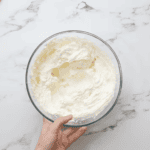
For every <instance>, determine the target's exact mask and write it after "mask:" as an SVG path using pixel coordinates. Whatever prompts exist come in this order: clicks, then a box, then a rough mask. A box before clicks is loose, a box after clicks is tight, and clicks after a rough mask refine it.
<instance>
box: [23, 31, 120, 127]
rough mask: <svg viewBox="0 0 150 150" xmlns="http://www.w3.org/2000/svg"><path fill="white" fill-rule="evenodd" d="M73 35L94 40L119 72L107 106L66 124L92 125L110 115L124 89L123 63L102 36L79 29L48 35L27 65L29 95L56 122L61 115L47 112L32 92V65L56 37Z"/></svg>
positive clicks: (42, 112) (46, 115) (43, 113)
mask: <svg viewBox="0 0 150 150" xmlns="http://www.w3.org/2000/svg"><path fill="white" fill-rule="evenodd" d="M72 36H76V37H79V38H82V39H87V40H88V41H91V42H93V43H94V44H95V45H96V46H98V47H99V48H100V49H101V50H102V51H104V52H105V53H107V55H108V56H109V57H110V58H111V61H112V63H113V65H114V66H115V70H116V73H117V79H116V81H117V82H116V85H115V92H114V96H113V98H112V100H111V101H110V102H109V103H108V105H107V106H105V107H103V109H101V110H100V111H99V112H100V113H99V114H98V115H96V116H95V115H94V113H93V114H91V115H90V116H91V117H90V118H84V117H80V118H77V119H74V120H70V121H69V122H68V123H67V124H65V125H64V126H66V127H81V126H88V125H91V124H93V123H95V122H97V121H99V120H100V119H102V118H103V117H105V116H106V115H108V113H110V111H111V110H112V109H113V108H114V106H115V104H116V103H117V100H118V98H119V95H120V93H121V89H122V69H121V64H120V61H119V59H118V57H117V55H116V53H115V52H114V50H113V49H112V48H111V47H110V45H109V44H108V43H106V42H105V41H104V40H103V39H101V38H100V37H98V36H96V35H94V34H92V33H89V32H85V31H79V30H69V31H63V32H59V33H56V34H54V35H52V36H50V37H48V38H47V39H45V40H44V41H43V42H41V43H40V44H39V45H38V46H37V48H36V49H35V50H34V52H33V53H32V55H31V57H30V59H29V62H28V65H27V69H26V77H25V78H26V79H25V80H26V89H27V92H28V95H29V98H30V100H31V102H32V104H33V105H34V107H35V108H36V109H37V111H39V113H40V114H41V115H42V116H43V117H45V118H46V119H48V120H49V121H51V122H54V121H55V120H56V119H57V118H58V117H59V115H55V114H49V113H48V112H46V111H45V110H43V108H42V107H41V106H40V104H39V103H38V101H37V100H36V98H35V97H34V95H33V92H32V88H31V86H32V85H31V81H30V79H31V67H32V65H33V64H34V61H35V59H36V57H37V55H39V54H40V52H41V51H42V50H43V49H44V48H45V46H46V45H47V44H48V43H49V42H50V41H51V40H53V39H54V38H57V39H59V38H63V37H72Z"/></svg>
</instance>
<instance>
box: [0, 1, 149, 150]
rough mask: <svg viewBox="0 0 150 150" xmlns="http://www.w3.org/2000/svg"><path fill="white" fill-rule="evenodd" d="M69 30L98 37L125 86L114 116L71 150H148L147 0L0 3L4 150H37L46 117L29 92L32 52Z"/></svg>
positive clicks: (0, 140) (0, 147) (0, 127)
mask: <svg viewBox="0 0 150 150" xmlns="http://www.w3.org/2000/svg"><path fill="white" fill-rule="evenodd" d="M65 30H83V31H87V32H91V33H93V34H96V35H98V36H99V37H101V38H102V39H104V40H105V41H106V42H108V43H109V44H110V46H111V47H112V48H113V49H114V50H115V52H116V54H117V55H118V57H119V60H120V62H121V66H122V71H123V88H122V93H121V95H120V98H119V100H118V103H117V104H116V106H115V107H114V109H113V110H112V112H111V113H110V114H109V115H107V116H106V117H105V118H103V119H102V120H101V121H99V122H97V123H95V124H93V125H90V126H88V130H87V131H86V133H85V134H84V135H83V136H82V137H80V138H79V139H78V140H77V141H76V142H75V143H73V144H72V146H71V147H70V148H69V149H68V150H77V149H78V150H149V149H150V128H149V126H150V78H149V77H150V0H132V1H131V0H126V1H125V0H113V1H111V0H105V1H102V0H84V1H81V0H55V1H50V0H24V1H20V0H2V1H1V2H0V91H1V92H0V150H33V149H35V146H36V144H37V141H38V138H39V135H40V132H41V128H42V119H43V118H42V116H41V115H40V114H39V113H38V112H37V111H36V109H35V108H34V106H33V105H32V103H31V102H30V99H29V97H28V95H27V92H26V87H25V71H26V66H27V63H28V60H29V57H30V56H31V54H32V52H33V50H34V49H35V48H36V47H37V45H38V44H39V43H40V42H42V41H43V40H44V39H45V38H47V37H48V36H50V35H52V34H54V33H57V32H60V31H65Z"/></svg>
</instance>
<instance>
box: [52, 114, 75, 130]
mask: <svg viewBox="0 0 150 150" xmlns="http://www.w3.org/2000/svg"><path fill="white" fill-rule="evenodd" d="M72 118H73V116H72V115H69V116H65V117H59V118H57V119H56V120H55V121H54V126H55V127H56V128H61V127H63V124H66V123H67V122H69V121H70V120H71V119H72Z"/></svg>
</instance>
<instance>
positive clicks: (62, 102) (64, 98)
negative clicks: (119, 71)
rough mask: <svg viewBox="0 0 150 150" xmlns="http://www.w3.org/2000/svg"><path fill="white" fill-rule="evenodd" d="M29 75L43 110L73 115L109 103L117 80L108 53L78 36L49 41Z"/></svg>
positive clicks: (79, 115)
mask: <svg viewBox="0 0 150 150" xmlns="http://www.w3.org/2000/svg"><path fill="white" fill-rule="evenodd" d="M31 75H32V78H31V84H32V90H33V93H34V96H35V98H36V99H37V101H38V102H39V103H40V105H41V106H42V108H43V109H44V110H45V111H47V112H48V113H50V114H55V115H59V116H66V115H70V114H72V115H73V117H75V118H78V117H83V116H88V115H90V114H93V113H94V112H97V111H98V110H100V109H101V108H102V107H104V106H105V105H108V103H109V102H110V101H111V99H112V97H113V94H114V90H115V83H116V72H115V68H114V65H113V64H112V61H111V59H110V58H109V57H108V55H107V54H106V53H105V52H103V51H102V50H101V49H100V48H99V47H97V46H96V45H95V44H94V43H92V42H90V41H88V40H85V39H81V38H78V37H64V38H62V39H53V40H52V41H51V42H49V43H48V44H47V46H46V47H45V49H44V50H42V51H41V53H40V54H39V55H38V56H37V58H36V60H35V63H34V64H33V66H32V71H31Z"/></svg>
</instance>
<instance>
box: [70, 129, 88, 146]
mask: <svg viewBox="0 0 150 150" xmlns="http://www.w3.org/2000/svg"><path fill="white" fill-rule="evenodd" d="M86 130H87V127H82V128H79V129H78V130H77V131H76V132H75V133H73V134H72V135H70V136H69V137H68V138H69V143H70V144H72V143H73V142H75V141H76V140H77V139H78V138H79V137H80V136H82V135H83V134H84V133H85V132H86Z"/></svg>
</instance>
